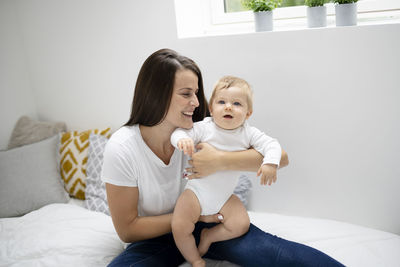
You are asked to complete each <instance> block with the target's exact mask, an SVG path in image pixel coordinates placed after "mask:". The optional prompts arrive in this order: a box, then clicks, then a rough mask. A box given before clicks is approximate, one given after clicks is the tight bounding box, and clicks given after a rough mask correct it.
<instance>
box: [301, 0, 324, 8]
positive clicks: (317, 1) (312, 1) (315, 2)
mask: <svg viewBox="0 0 400 267" xmlns="http://www.w3.org/2000/svg"><path fill="white" fill-rule="evenodd" d="M325 3H326V0H305V1H304V4H305V5H306V6H309V7H315V6H323V5H324V4H325Z"/></svg>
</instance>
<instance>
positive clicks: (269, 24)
mask: <svg viewBox="0 0 400 267" xmlns="http://www.w3.org/2000/svg"><path fill="white" fill-rule="evenodd" d="M254 23H255V26H256V32H263V31H272V30H273V28H274V27H273V19H272V11H260V12H254Z"/></svg>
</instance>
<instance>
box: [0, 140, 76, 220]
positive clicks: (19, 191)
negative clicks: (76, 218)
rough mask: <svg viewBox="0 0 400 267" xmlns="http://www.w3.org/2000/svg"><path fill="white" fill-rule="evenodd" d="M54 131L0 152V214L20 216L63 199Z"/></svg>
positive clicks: (66, 200) (64, 200) (61, 201)
mask: <svg viewBox="0 0 400 267" xmlns="http://www.w3.org/2000/svg"><path fill="white" fill-rule="evenodd" d="M57 143H58V135H55V136H53V137H50V138H48V139H46V140H43V141H40V142H37V143H33V144H30V145H26V146H22V147H18V148H14V149H11V150H7V151H1V152H0V218H4V217H14V216H21V215H24V214H26V213H28V212H30V211H33V210H36V209H39V208H41V207H43V206H45V205H47V204H50V203H66V202H68V200H69V197H68V194H67V193H66V192H65V190H64V187H63V183H62V180H61V176H60V173H59V172H58V171H57V161H56V145H57Z"/></svg>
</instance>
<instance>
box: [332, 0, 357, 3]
mask: <svg viewBox="0 0 400 267" xmlns="http://www.w3.org/2000/svg"><path fill="white" fill-rule="evenodd" d="M357 1H358V0H333V2H334V3H335V4H351V3H356V2H357Z"/></svg>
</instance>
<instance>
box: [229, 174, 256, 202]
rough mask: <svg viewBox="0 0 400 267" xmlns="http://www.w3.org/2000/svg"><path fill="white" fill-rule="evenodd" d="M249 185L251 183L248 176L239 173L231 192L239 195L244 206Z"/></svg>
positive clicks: (250, 185)
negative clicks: (237, 180) (236, 182)
mask: <svg viewBox="0 0 400 267" xmlns="http://www.w3.org/2000/svg"><path fill="white" fill-rule="evenodd" d="M251 187H252V184H251V181H250V179H249V177H248V176H247V175H245V174H241V175H240V177H239V182H238V184H237V186H236V187H235V190H234V192H233V193H234V194H235V195H236V196H238V197H239V199H240V200H241V201H242V203H243V205H245V206H247V197H248V196H249V192H250V189H251Z"/></svg>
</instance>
